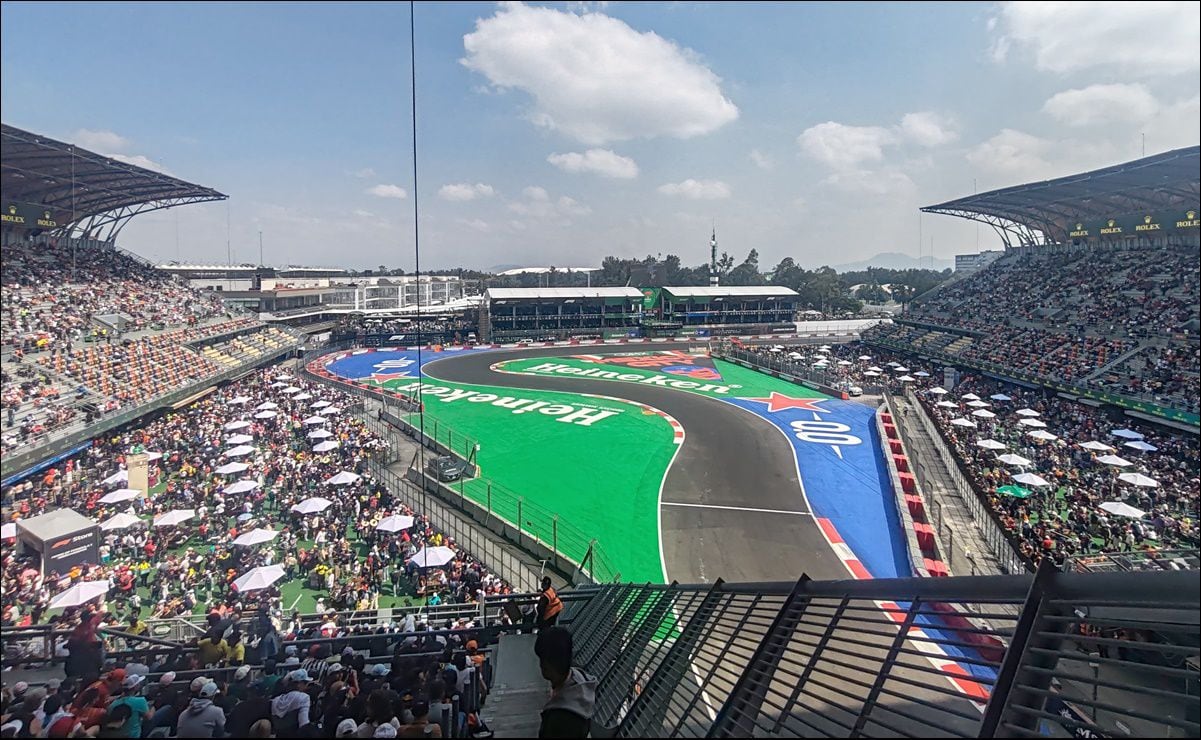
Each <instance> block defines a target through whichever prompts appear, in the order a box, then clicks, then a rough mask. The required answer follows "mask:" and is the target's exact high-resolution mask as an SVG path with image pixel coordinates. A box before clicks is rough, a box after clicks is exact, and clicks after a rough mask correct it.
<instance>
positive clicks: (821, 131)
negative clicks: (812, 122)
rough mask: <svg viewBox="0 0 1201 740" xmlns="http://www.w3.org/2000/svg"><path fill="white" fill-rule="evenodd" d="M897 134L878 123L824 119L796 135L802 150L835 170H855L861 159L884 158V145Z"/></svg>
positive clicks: (873, 160) (890, 141) (877, 159)
mask: <svg viewBox="0 0 1201 740" xmlns="http://www.w3.org/2000/svg"><path fill="white" fill-rule="evenodd" d="M894 141H896V135H895V134H893V133H892V132H891V131H889V130H888V129H886V128H882V127H880V126H847V125H845V124H842V123H836V122H834V121H826V122H825V123H819V124H817V125H816V126H810V127H809V128H807V129H805V130H804V131H802V132H801V135H800V136H798V137H797V144H799V145H800V147H801V151H803V152H805V154H807V155H809V156H810V157H812V158H813V159H816V160H817V161H819V162H823V163H825V164H827V165H829V166H830V167H833V168H835V169H855V168H856V166H857V165H859V164H860V163H862V162H878V161H880V160H881V159H883V158H884V147H885V146H887V145H889V144H892V143H893V142H894Z"/></svg>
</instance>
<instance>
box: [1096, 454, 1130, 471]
mask: <svg viewBox="0 0 1201 740" xmlns="http://www.w3.org/2000/svg"><path fill="white" fill-rule="evenodd" d="M1097 462H1099V463H1105V464H1106V465H1113V466H1114V467H1116V468H1124V467H1126V466H1128V465H1133V464H1134V463H1132V462H1130V461H1129V460H1125V459H1123V458H1120V457H1118V456H1117V455H1102V456H1101V457H1098V458H1097Z"/></svg>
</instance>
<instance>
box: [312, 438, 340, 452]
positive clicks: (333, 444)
mask: <svg viewBox="0 0 1201 740" xmlns="http://www.w3.org/2000/svg"><path fill="white" fill-rule="evenodd" d="M341 446H342V443H341V442H339V441H338V440H336V439H331V440H328V441H325V442H318V443H317V444H315V445H313V452H329V451H330V450H336V449H338V448H339V447H341Z"/></svg>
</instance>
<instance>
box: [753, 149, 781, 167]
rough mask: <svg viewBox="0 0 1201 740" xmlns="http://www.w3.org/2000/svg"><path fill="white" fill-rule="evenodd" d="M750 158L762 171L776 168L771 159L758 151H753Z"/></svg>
mask: <svg viewBox="0 0 1201 740" xmlns="http://www.w3.org/2000/svg"><path fill="white" fill-rule="evenodd" d="M750 157H751V161H752V162H754V163H755V166H756V167H758V168H759V169H761V170H770V169H771V168H772V167H775V166H776V163H775V162H773V161H772V158H771V157H769V156H767V155H766V154H764V153H763V152H761V151H759V150H758V149H752V150H751V154H750Z"/></svg>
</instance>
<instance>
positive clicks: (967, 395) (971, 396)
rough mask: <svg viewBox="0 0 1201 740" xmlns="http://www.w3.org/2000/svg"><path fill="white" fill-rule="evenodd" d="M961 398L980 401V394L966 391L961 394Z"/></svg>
mask: <svg viewBox="0 0 1201 740" xmlns="http://www.w3.org/2000/svg"><path fill="white" fill-rule="evenodd" d="M960 398H962V399H963V400H965V401H979V400H980V396H977V395H976V394H975V393H965V394H963V395H962V396H960Z"/></svg>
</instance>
